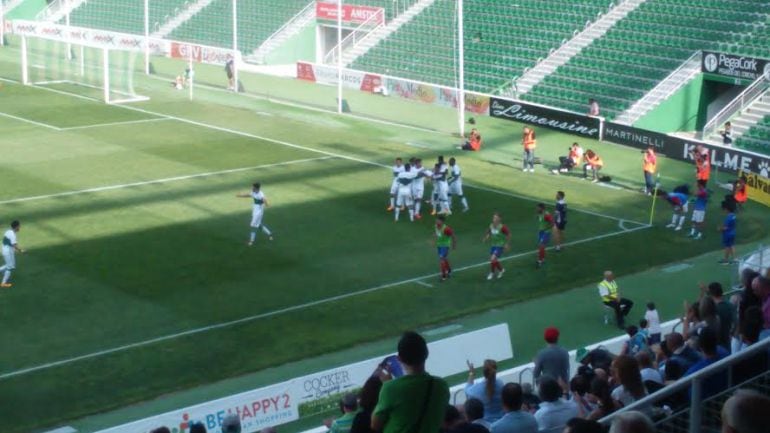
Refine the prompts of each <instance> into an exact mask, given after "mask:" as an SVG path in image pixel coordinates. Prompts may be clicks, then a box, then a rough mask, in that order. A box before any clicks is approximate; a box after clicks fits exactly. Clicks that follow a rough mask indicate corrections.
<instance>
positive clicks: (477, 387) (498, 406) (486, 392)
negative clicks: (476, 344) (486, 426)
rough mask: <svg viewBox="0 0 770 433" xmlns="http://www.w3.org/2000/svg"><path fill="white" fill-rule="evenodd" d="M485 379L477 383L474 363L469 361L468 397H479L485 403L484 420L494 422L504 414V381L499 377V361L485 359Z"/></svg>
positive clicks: (466, 394)
mask: <svg viewBox="0 0 770 433" xmlns="http://www.w3.org/2000/svg"><path fill="white" fill-rule="evenodd" d="M483 372H484V381H483V382H481V381H479V382H478V383H476V376H475V374H476V373H475V371H474V368H473V364H471V363H470V362H468V382H467V383H466V385H465V396H466V398H477V399H479V400H481V401H482V402H483V403H484V421H486V422H489V423H493V422H495V421H497V420H498V419H500V418H501V417H502V416H503V402H502V398H501V392H502V389H503V385H504V384H503V381H502V380H500V379H498V378H497V362H495V361H494V360H492V359H486V360H484V367H483Z"/></svg>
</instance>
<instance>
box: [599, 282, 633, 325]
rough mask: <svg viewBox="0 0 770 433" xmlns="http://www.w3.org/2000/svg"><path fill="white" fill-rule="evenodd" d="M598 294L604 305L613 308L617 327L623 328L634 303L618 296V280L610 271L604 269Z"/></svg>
mask: <svg viewBox="0 0 770 433" xmlns="http://www.w3.org/2000/svg"><path fill="white" fill-rule="evenodd" d="M599 296H601V297H602V302H603V303H604V305H606V306H608V307H610V308H612V309H613V310H615V319H616V323H617V325H618V328H620V329H625V328H624V324H625V321H626V320H625V319H626V316H628V313H629V312H630V311H631V307H633V306H634V303H633V302H632V301H631V300H629V299H626V298H622V297H621V296H620V292H619V291H618V282H617V281H615V274H613V273H612V271H604V279H603V280H602V282H600V283H599Z"/></svg>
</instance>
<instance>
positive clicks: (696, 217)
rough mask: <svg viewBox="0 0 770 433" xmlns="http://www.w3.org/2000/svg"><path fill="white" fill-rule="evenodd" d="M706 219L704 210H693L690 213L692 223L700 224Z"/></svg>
mask: <svg viewBox="0 0 770 433" xmlns="http://www.w3.org/2000/svg"><path fill="white" fill-rule="evenodd" d="M705 219H706V211H705V210H697V209H696V210H694V211H692V221H693V222H696V223H702V222H703V221H704V220H705Z"/></svg>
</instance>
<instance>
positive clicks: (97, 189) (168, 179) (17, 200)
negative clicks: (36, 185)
mask: <svg viewBox="0 0 770 433" xmlns="http://www.w3.org/2000/svg"><path fill="white" fill-rule="evenodd" d="M333 158H334V157H333V156H320V157H317V158H305V159H295V160H291V161H284V162H276V163H274V164H262V165H253V166H251V167H239V168H231V169H228V170H220V171H209V172H205V173H197V174H188V175H184V176H174V177H166V178H163V179H155V180H146V181H142V182H132V183H123V184H119V185H108V186H99V187H95V188H86V189H79V190H75V191H66V192H60V193H55V194H46V195H35V196H31V197H20V198H13V199H9V200H1V201H0V204H10V203H22V202H25V201H35V200H45V199H49V198H58V197H68V196H72V195H80V194H88V193H93V192H103V191H112V190H116V189H124V188H132V187H136V186H144V185H156V184H161V183H170V182H178V181H181V180H189V179H198V178H202V177H210V176H218V175H222V174H231V173H239V172H243V171H251V170H258V169H260V168H272V167H282V166H286V165H294V164H302V163H306V162H313V161H323V160H326V159H333Z"/></svg>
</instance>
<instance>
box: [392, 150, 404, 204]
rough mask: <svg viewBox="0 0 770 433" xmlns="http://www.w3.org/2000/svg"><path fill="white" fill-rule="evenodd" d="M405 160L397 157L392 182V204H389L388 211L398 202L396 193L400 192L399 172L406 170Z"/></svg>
mask: <svg viewBox="0 0 770 433" xmlns="http://www.w3.org/2000/svg"><path fill="white" fill-rule="evenodd" d="M403 162H404V160H402V159H401V158H396V163H395V165H393V167H392V168H391V170H393V181H391V182H390V206H388V212H390V211H392V210H393V208H394V204H395V202H396V193H398V174H399V173H401V172H403V171H404V164H403Z"/></svg>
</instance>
